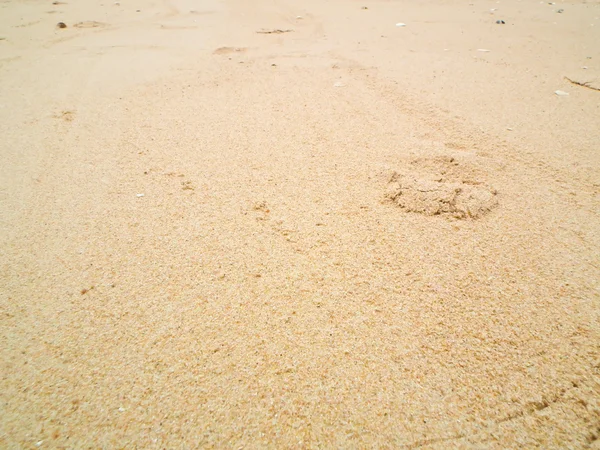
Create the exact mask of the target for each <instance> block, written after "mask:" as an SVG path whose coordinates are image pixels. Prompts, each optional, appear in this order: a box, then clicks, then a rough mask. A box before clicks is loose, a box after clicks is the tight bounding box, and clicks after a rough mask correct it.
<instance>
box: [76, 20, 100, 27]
mask: <svg viewBox="0 0 600 450" xmlns="http://www.w3.org/2000/svg"><path fill="white" fill-rule="evenodd" d="M106 25H107V24H105V23H102V22H95V21H93V20H90V21H86V22H78V23H76V24H75V25H73V27H75V28H99V27H105V26H106Z"/></svg>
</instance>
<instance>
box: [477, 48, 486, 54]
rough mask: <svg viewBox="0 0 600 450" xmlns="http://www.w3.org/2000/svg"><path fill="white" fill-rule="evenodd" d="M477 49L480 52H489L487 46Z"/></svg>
mask: <svg viewBox="0 0 600 450" xmlns="http://www.w3.org/2000/svg"><path fill="white" fill-rule="evenodd" d="M477 51H478V52H484V53H487V52H489V50H488V49H487V48H478V49H477Z"/></svg>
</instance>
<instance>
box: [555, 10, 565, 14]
mask: <svg viewBox="0 0 600 450" xmlns="http://www.w3.org/2000/svg"><path fill="white" fill-rule="evenodd" d="M556 12H557V13H559V14H562V13H563V12H565V10H564V9H559V10H558V11H556Z"/></svg>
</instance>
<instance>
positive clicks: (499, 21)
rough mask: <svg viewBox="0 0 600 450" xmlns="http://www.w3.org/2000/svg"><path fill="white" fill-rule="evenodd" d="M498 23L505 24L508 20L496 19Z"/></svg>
mask: <svg viewBox="0 0 600 450" xmlns="http://www.w3.org/2000/svg"><path fill="white" fill-rule="evenodd" d="M496 23H497V24H498V25H504V24H505V23H506V22H505V21H504V20H496Z"/></svg>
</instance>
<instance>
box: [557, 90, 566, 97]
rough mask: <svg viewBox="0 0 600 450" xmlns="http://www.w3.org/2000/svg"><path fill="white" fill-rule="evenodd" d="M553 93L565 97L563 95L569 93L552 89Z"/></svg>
mask: <svg viewBox="0 0 600 450" xmlns="http://www.w3.org/2000/svg"><path fill="white" fill-rule="evenodd" d="M554 93H555V94H556V95H559V96H561V97H565V96H567V95H569V93H568V92H565V91H554Z"/></svg>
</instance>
